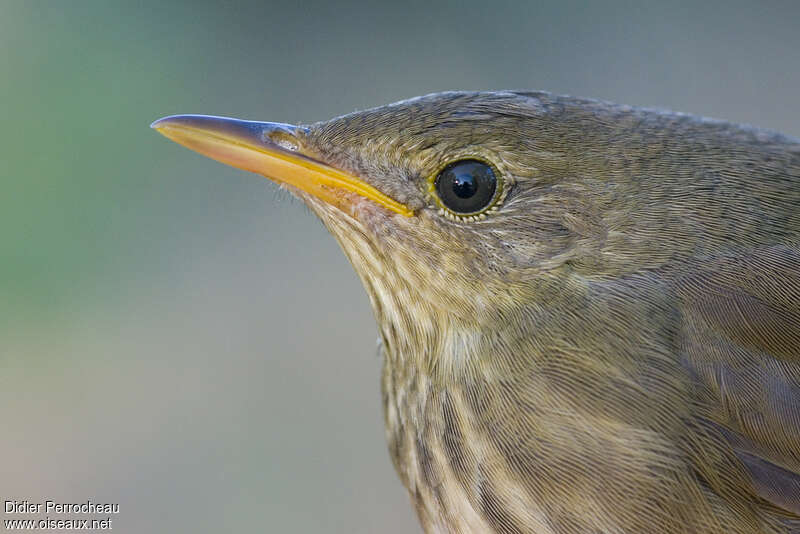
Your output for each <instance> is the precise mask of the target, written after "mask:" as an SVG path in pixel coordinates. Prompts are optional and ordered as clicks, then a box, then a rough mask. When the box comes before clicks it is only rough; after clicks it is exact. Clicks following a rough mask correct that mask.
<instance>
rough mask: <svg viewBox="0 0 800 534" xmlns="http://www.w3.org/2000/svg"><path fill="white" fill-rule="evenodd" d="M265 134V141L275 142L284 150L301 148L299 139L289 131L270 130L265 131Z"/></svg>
mask: <svg viewBox="0 0 800 534" xmlns="http://www.w3.org/2000/svg"><path fill="white" fill-rule="evenodd" d="M263 136H264V141H267V142H270V143H274V144H276V145H278V146H279V147H281V148H282V149H284V150H289V151H291V152H297V151H298V150H300V144H299V143H298V142H297V139H296V138H295V137H294V136H293V135H292V134H290V133H289V132H285V131H282V130H268V131H265V132H264V134H263Z"/></svg>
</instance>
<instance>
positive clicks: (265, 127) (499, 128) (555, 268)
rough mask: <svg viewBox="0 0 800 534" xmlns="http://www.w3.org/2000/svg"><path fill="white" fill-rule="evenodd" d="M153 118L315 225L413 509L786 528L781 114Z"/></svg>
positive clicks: (477, 109)
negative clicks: (368, 335)
mask: <svg viewBox="0 0 800 534" xmlns="http://www.w3.org/2000/svg"><path fill="white" fill-rule="evenodd" d="M152 127H153V128H155V129H156V130H157V131H158V132H159V133H161V134H163V135H165V136H166V137H168V138H169V139H171V140H173V141H176V142H178V143H180V144H182V145H184V146H186V147H188V148H190V149H193V150H195V151H197V152H199V153H201V154H203V155H206V156H209V157H211V158H214V159H216V160H218V161H221V162H223V163H226V164H228V165H232V166H234V167H237V168H240V169H244V170H247V171H251V172H255V173H258V174H261V175H263V176H265V177H267V178H269V179H271V180H272V181H274V182H276V183H278V184H279V185H280V186H281V187H282V188H284V189H286V190H288V191H290V192H291V193H292V194H294V195H296V196H297V197H299V198H300V199H301V200H302V201H303V203H304V204H306V205H307V206H308V207H309V208H310V211H311V212H313V213H314V214H315V215H316V216H318V217H319V219H321V221H322V223H323V224H324V226H325V227H326V228H327V229H328V230H329V231H330V233H331V234H332V235H333V237H334V238H335V239H336V240H337V241H338V243H339V245H340V246H341V249H342V250H343V251H344V253H345V255H346V256H347V258H348V259H349V261H350V263H351V264H352V265H353V267H354V269H355V271H356V273H357V274H358V276H359V278H360V280H361V282H362V283H363V286H364V288H365V290H366V292H367V294H368V296H369V300H370V303H371V307H372V309H373V312H374V316H375V319H376V322H377V326H378V331H379V337H380V343H381V353H382V360H383V363H382V372H381V391H382V393H381V396H382V405H383V415H384V420H385V428H386V440H387V443H388V448H389V453H390V457H391V460H392V463H393V464H394V467H395V469H396V471H397V474H398V476H399V479H400V481H401V482H402V484H403V485H404V486H405V488H406V489H407V492H408V495H409V497H410V500H411V503H412V505H413V507H414V508H415V510H416V512H417V516H418V519H419V522H420V524H421V526H422V528H423V529H424V530H425V531H426V532H430V533H472V532H486V533H527V532H531V533H537V534H600V533H602V534H621V533H624V534H639V533H644V534H798V533H800V141H798V140H797V139H794V138H792V137H789V136H786V135H782V134H780V133H777V132H772V131H768V130H764V129H759V128H756V127H752V126H746V125H737V124H733V123H729V122H725V121H720V120H713V119H708V118H703V117H698V116H694V115H690V114H683V113H675V112H670V111H665V110H658V109H648V108H638V107H631V106H624V105H618V104H613V103H609V102H604V101H598V100H592V99H584V98H575V97H570V96H560V95H555V94H551V93H546V92H534V91H482V92H463V91H452V92H444V93H436V94H431V95H427V96H422V97H417V98H413V99H409V100H404V101H400V102H397V103H394V104H389V105H386V106H382V107H377V108H374V109H368V110H364V111H356V112H354V113H350V114H347V115H343V116H341V117H337V118H334V119H331V120H328V121H324V122H318V123H313V124H307V125H299V126H296V125H289V124H282V123H270V122H260V121H244V120H238V119H231V118H224V117H213V116H205V115H174V116H170V117H165V118H163V119H160V120H158V121H156V122H155V123H153V124H152Z"/></svg>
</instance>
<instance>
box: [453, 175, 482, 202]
mask: <svg viewBox="0 0 800 534" xmlns="http://www.w3.org/2000/svg"><path fill="white" fill-rule="evenodd" d="M477 191H478V180H476V179H475V177H474V176H473V175H471V174H457V175H456V176H455V179H454V180H453V193H455V194H456V196H457V197H459V198H470V197H472V196H475V193H476V192H477Z"/></svg>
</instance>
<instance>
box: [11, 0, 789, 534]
mask: <svg viewBox="0 0 800 534" xmlns="http://www.w3.org/2000/svg"><path fill="white" fill-rule="evenodd" d="M798 27H800V3H797V2H791V1H785V2H777V1H773V2H752V3H745V2H734V1H726V2H663V1H661V2H564V1H559V2H503V1H492V2H487V1H475V0H466V1H463V2H452V3H437V2H431V1H425V2H416V1H412V2H392V3H390V2H369V3H364V4H361V5H357V4H350V3H346V2H344V3H341V2H251V3H245V2H213V3H212V2H196V1H193V2H168V3H167V2H152V3H144V2H135V3H134V2H125V3H122V2H118V3H114V2H105V1H98V2H85V1H72V2H56V1H52V2H41V1H21V0H20V1H9V0H5V1H2V2H0V99H1V103H0V183H1V184H2V193H0V406H2V415H3V419H2V421H3V425H2V429H3V430H2V433H0V499H10V498H13V499H30V500H33V501H43V500H44V499H47V498H51V499H56V500H67V501H77V502H80V501H85V500H86V499H93V500H95V501H99V502H117V503H119V504H120V505H121V513H120V514H119V516H117V517H115V518H114V524H113V526H114V531H115V532H132V533H133V532H135V533H142V532H198V533H203V532H209V533H210V532H233V531H235V532H415V531H418V529H419V527H418V526H417V524H416V520H415V518H414V516H413V513H412V511H411V508H410V506H409V504H408V499H407V497H406V495H405V492H404V491H403V490H402V488H401V487H400V484H399V482H398V481H397V480H396V477H395V475H394V472H393V471H392V468H391V465H390V462H389V458H388V454H387V452H386V448H385V444H384V438H383V422H382V420H381V415H380V405H379V404H380V401H379V392H378V374H379V365H380V363H379V360H378V358H377V357H376V351H375V346H376V328H375V326H374V324H373V319H372V315H371V311H370V309H369V305H368V302H367V298H366V296H365V293H364V292H363V290H362V288H361V287H360V284H359V282H358V280H357V278H356V276H355V274H354V272H353V271H352V270H351V268H350V266H349V265H348V264H347V262H346V260H345V258H344V256H343V255H342V254H341V253H340V252H339V250H338V249H337V246H336V244H335V243H334V241H333V239H332V238H330V237H329V236H328V235H327V234H326V232H325V230H324V229H323V228H322V226H321V225H320V224H319V223H318V222H317V221H316V220H315V219H314V218H313V217H312V216H311V215H309V213H308V212H307V210H306V209H305V208H304V207H303V206H301V205H300V204H299V203H298V202H297V201H295V200H292V199H290V198H289V197H288V196H286V195H285V194H283V193H276V187H275V186H273V185H272V184H270V183H269V182H268V181H266V180H264V179H263V178H260V177H258V176H255V175H251V174H247V173H244V172H240V171H236V170H233V169H230V168H227V167H224V166H222V165H220V164H218V163H215V162H212V161H209V160H206V159H204V158H202V157H200V156H198V155H196V154H193V153H191V152H189V151H188V150H185V149H183V148H181V147H179V146H177V145H175V144H174V143H171V142H169V141H167V140H166V139H164V138H162V137H160V136H158V135H157V134H155V133H154V132H152V131H151V130H150V129H149V128H148V124H149V123H150V121H152V120H154V119H156V118H158V117H160V116H162V115H167V114H173V113H209V114H217V115H232V116H240V117H243V118H253V119H263V120H273V121H281V122H293V121H306V122H308V121H316V120H322V119H326V118H329V117H331V116H334V115H338V114H342V113H346V112H350V111H353V110H355V109H363V108H366V107H371V106H376V105H380V104H383V103H388V102H391V101H394V100H398V99H402V98H408V97H412V96H416V95H419V94H423V93H428V92H433V91H439V90H445V89H493V88H494V89H501V88H520V89H544V90H550V91H554V92H558V93H568V94H575V95H580V96H590V97H597V98H603V99H608V100H613V101H617V102H621V103H627V104H635V105H645V106H655V107H667V108H673V109H676V110H680V111H688V112H694V113H700V114H704V115H709V116H713V117H718V118H726V119H730V120H734V121H740V122H749V123H755V124H758V125H760V126H764V127H769V128H774V129H778V130H782V131H784V132H785V133H788V134H792V135H798V134H800V105H798V103H797V95H798V86H799V85H800V84H798V82H799V81H800V51H799V50H800V32H798V31H797V28H798ZM8 517H9V515H8V514H3V518H4V519H5V518H8Z"/></svg>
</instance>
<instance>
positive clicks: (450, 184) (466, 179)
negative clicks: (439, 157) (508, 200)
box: [434, 159, 498, 216]
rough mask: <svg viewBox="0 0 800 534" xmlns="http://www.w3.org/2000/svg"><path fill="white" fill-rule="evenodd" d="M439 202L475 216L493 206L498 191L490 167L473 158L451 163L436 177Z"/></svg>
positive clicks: (458, 212)
mask: <svg viewBox="0 0 800 534" xmlns="http://www.w3.org/2000/svg"><path fill="white" fill-rule="evenodd" d="M434 188H435V190H436V195H437V196H438V197H439V202H440V203H441V205H442V206H443V207H445V208H447V209H448V210H450V211H451V212H453V213H454V214H456V215H467V216H468V215H477V214H479V213H481V212H483V211H485V210H486V209H487V208H488V207H490V206H491V205H492V201H493V200H494V199H495V197H496V195H495V193H497V190H498V184H497V176H496V175H495V173H494V170H493V169H492V167H491V166H489V165H487V164H486V163H484V162H482V161H479V160H476V159H462V160H459V161H454V162H453V163H450V164H449V165H447V166H446V167H445V168H443V169H442V170H441V171H440V172H439V174H438V175H437V176H436V181H435V182H434Z"/></svg>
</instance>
